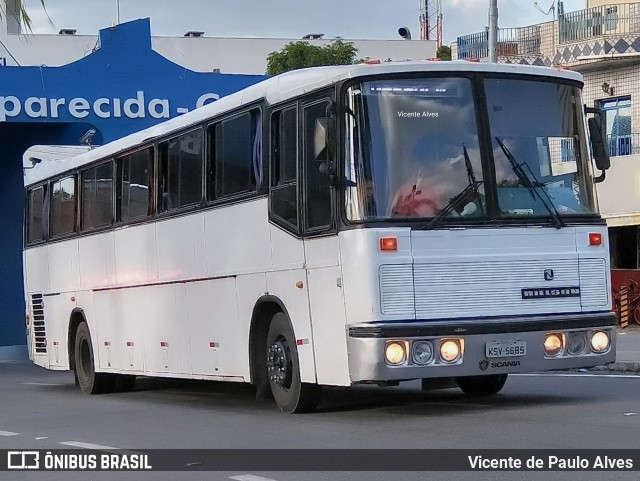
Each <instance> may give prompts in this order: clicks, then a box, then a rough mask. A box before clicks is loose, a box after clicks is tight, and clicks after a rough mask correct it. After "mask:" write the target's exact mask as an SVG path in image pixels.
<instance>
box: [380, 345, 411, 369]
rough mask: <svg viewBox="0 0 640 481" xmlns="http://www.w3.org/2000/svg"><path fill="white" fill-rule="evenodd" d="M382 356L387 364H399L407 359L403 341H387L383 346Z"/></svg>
mask: <svg viewBox="0 0 640 481" xmlns="http://www.w3.org/2000/svg"><path fill="white" fill-rule="evenodd" d="M384 358H385V360H386V361H387V363H388V364H391V365H392V366H399V365H400V364H403V363H404V362H405V361H406V360H407V349H406V345H405V343H404V342H403V341H387V342H386V344H385V346H384Z"/></svg>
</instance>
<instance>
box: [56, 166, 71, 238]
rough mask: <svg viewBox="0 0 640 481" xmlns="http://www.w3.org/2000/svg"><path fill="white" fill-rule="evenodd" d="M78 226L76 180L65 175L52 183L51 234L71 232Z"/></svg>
mask: <svg viewBox="0 0 640 481" xmlns="http://www.w3.org/2000/svg"><path fill="white" fill-rule="evenodd" d="M75 228H76V182H75V178H74V177H65V178H64V179H60V180H58V181H56V182H53V184H52V195H51V235H52V236H53V237H55V236H59V235H63V234H69V233H71V232H73V231H75Z"/></svg>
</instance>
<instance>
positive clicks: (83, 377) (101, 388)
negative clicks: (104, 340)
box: [74, 321, 115, 394]
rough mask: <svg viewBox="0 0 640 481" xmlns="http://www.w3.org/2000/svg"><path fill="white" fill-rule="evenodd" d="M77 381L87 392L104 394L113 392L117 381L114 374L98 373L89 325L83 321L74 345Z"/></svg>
mask: <svg viewBox="0 0 640 481" xmlns="http://www.w3.org/2000/svg"><path fill="white" fill-rule="evenodd" d="M74 349H75V350H74V353H75V366H74V374H75V377H76V383H77V385H78V387H80V390H81V391H82V392H83V393H85V394H103V393H107V392H111V391H112V390H113V387H114V383H115V376H114V375H113V374H106V373H98V372H96V369H95V356H94V355H93V345H92V344H91V334H90V332H89V326H88V325H87V323H86V322H85V321H82V322H81V323H80V324H79V325H78V328H77V330H76V342H75V346H74Z"/></svg>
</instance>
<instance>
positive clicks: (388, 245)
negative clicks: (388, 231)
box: [380, 237, 398, 251]
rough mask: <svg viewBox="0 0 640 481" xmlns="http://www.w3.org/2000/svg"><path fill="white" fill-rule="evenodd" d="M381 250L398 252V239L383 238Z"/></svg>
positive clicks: (381, 239)
mask: <svg viewBox="0 0 640 481" xmlns="http://www.w3.org/2000/svg"><path fill="white" fill-rule="evenodd" d="M380 250H381V251H397V250H398V239H397V238H395V237H381V238H380Z"/></svg>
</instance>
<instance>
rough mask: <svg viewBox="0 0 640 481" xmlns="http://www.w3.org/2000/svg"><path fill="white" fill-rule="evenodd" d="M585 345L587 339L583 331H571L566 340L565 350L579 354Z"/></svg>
mask: <svg viewBox="0 0 640 481" xmlns="http://www.w3.org/2000/svg"><path fill="white" fill-rule="evenodd" d="M586 347H587V339H586V337H585V335H584V332H572V333H570V334H569V340H568V341H567V351H568V352H569V354H580V353H582V352H584V349H585V348H586Z"/></svg>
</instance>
